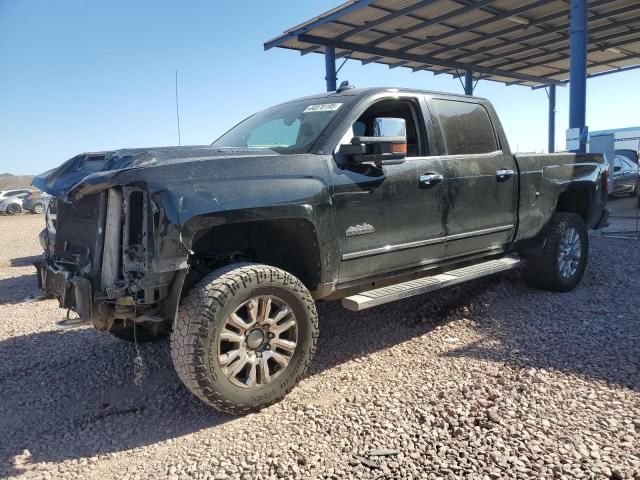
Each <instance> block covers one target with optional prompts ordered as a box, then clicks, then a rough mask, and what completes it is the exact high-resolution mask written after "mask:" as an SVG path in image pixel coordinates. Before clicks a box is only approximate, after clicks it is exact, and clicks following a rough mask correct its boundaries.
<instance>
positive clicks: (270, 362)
mask: <svg viewBox="0 0 640 480" xmlns="http://www.w3.org/2000/svg"><path fill="white" fill-rule="evenodd" d="M297 344H298V322H297V320H296V317H295V315H294V313H293V310H292V309H291V307H290V306H289V305H287V303H286V302H285V301H283V300H282V299H280V298H278V297H275V296H273V295H259V296H255V297H252V298H250V299H249V300H247V301H245V302H244V303H242V304H241V305H240V306H239V307H238V308H236V310H235V311H234V312H233V313H231V314H230V315H229V316H227V318H225V320H224V326H223V328H222V331H221V333H220V342H219V350H218V351H219V353H218V363H219V365H220V367H221V368H222V371H223V372H224V374H225V375H226V376H227V378H228V379H229V381H230V382H231V383H232V384H233V385H235V386H238V387H242V388H255V387H260V386H263V385H267V384H269V383H271V382H272V381H273V380H274V379H275V378H277V377H278V375H280V374H281V373H282V372H283V371H284V370H285V369H286V368H287V365H289V362H290V361H291V358H292V356H293V354H294V352H295V350H296V347H297Z"/></svg>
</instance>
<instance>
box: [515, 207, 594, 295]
mask: <svg viewBox="0 0 640 480" xmlns="http://www.w3.org/2000/svg"><path fill="white" fill-rule="evenodd" d="M588 256H589V234H588V232H587V228H586V226H585V224H584V221H583V220H582V217H580V216H579V215H576V214H575V213H556V214H554V215H553V217H551V220H550V222H549V225H548V227H547V236H546V238H545V240H544V247H543V251H542V255H534V256H529V257H527V269H526V271H525V274H526V278H527V280H528V282H529V283H530V284H531V285H533V286H536V287H539V288H544V289H546V290H554V291H558V292H568V291H570V290H573V289H574V288H575V287H576V285H578V283H579V282H580V280H581V279H582V276H583V275H584V271H585V269H586V268H587V258H588Z"/></svg>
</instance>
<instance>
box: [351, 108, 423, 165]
mask: <svg viewBox="0 0 640 480" xmlns="http://www.w3.org/2000/svg"><path fill="white" fill-rule="evenodd" d="M418 112H419V110H418V106H417V103H415V102H414V101H412V100H409V99H406V100H405V99H402V100H397V99H393V100H381V101H378V102H376V103H374V104H373V105H371V106H370V107H369V108H367V110H365V112H364V113H363V114H362V115H361V116H360V118H358V120H356V121H355V122H354V123H353V125H352V126H351V129H350V130H349V131H347V133H346V134H345V136H344V137H343V138H342V140H341V141H340V144H342V145H344V144H348V143H350V142H351V139H352V138H353V137H379V136H394V135H398V134H400V133H401V132H399V131H397V129H398V127H397V125H399V124H400V122H394V121H393V120H394V119H399V120H404V124H405V128H406V132H405V133H406V136H407V158H411V157H421V156H426V155H428V151H427V146H426V140H425V139H424V137H423V134H422V132H423V131H424V129H423V128H422V124H421V123H420V122H419V117H418Z"/></svg>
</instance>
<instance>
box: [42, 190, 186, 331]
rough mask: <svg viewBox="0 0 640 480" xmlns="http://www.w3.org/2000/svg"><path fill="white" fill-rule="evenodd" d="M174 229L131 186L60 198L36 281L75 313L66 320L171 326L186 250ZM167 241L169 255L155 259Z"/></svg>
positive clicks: (103, 325) (110, 326) (105, 325)
mask: <svg viewBox="0 0 640 480" xmlns="http://www.w3.org/2000/svg"><path fill="white" fill-rule="evenodd" d="M173 230H174V229H173V228H168V227H167V222H166V219H165V218H164V215H163V211H162V209H161V208H160V207H159V206H158V205H156V203H155V202H154V201H153V200H152V199H151V198H150V196H149V194H148V193H147V192H146V191H145V190H144V189H142V188H139V187H136V186H113V187H111V188H108V189H106V190H103V191H100V192H98V193H94V194H89V195H85V196H82V197H80V198H78V199H75V200H72V201H70V202H65V201H63V200H60V199H59V200H58V201H57V227H56V239H55V245H53V248H51V249H50V252H51V253H48V254H47V256H46V258H45V260H44V261H42V262H40V263H38V264H36V268H37V269H38V281H39V284H40V288H42V289H43V290H45V291H46V292H47V293H49V294H50V295H53V296H54V297H55V298H57V299H58V301H59V302H60V307H61V308H65V309H67V310H68V312H75V313H76V314H77V316H78V317H79V318H78V319H77V320H75V321H74V320H67V322H74V323H76V324H78V323H92V324H93V325H94V326H95V327H96V328H97V329H98V330H117V329H127V328H131V327H132V326H133V324H142V325H143V326H145V327H146V328H150V329H152V330H154V331H155V332H156V333H157V332H158V331H159V330H164V329H169V328H170V323H171V321H172V320H173V318H174V316H175V312H176V310H177V305H178V301H179V295H180V291H181V288H182V283H183V281H184V276H185V274H186V271H187V258H188V250H187V249H186V248H185V247H184V246H183V245H181V244H180V242H179V235H178V234H177V233H176V232H175V231H173ZM172 237H173V238H174V240H173V241H171V240H170V239H171V238H172ZM175 237H178V240H176V239H175ZM168 243H171V245H168ZM167 249H170V250H171V260H170V261H169V262H166V261H165V262H163V261H160V260H159V259H160V258H162V257H163V252H166V250H167ZM67 318H68V319H69V318H70V316H69V315H67Z"/></svg>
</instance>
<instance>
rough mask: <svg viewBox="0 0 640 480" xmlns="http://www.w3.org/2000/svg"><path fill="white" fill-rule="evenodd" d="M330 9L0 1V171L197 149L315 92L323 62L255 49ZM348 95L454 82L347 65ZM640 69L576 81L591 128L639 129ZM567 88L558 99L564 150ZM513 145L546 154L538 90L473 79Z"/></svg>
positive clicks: (281, 4) (242, 2) (446, 86)
mask: <svg viewBox="0 0 640 480" xmlns="http://www.w3.org/2000/svg"><path fill="white" fill-rule="evenodd" d="M339 3H340V0H305V1H299V0H269V1H263V0H236V1H231V0H229V1H180V2H179V1H177V0H176V1H163V0H154V1H151V0H147V1H143V0H139V1H119V0H109V1H98V0H93V1H90V0H64V1H55V2H54V1H46V0H41V1H35V0H0V66H1V67H0V145H1V148H0V172H5V171H8V172H10V173H14V174H34V173H39V172H41V171H44V170H47V169H49V168H52V167H54V166H56V165H58V164H60V163H61V162H63V161H64V160H66V159H68V158H70V157H72V156H73V155H75V154H77V153H80V152H83V151H95V150H105V149H114V148H120V147H136V146H156V145H175V144H177V134H176V119H175V104H174V75H175V70H178V71H179V78H180V117H181V130H182V143H183V144H203V143H210V142H211V141H212V140H214V139H215V138H216V137H217V136H218V135H220V134H221V133H223V132H224V131H225V130H226V129H227V128H228V127H230V126H232V125H233V124H235V123H236V122H238V121H239V120H241V119H242V118H244V117H246V116H247V115H249V114H251V113H253V112H254V111H256V110H259V109H262V108H264V107H267V106H269V105H272V104H275V103H278V102H280V101H283V100H286V99H289V98H292V97H296V96H301V95H306V94H309V93H314V92H319V91H323V90H324V79H323V77H324V60H323V57H322V56H321V55H306V56H304V57H301V56H300V55H299V54H298V53H296V52H292V51H287V50H281V49H274V50H270V51H267V52H264V51H263V47H262V45H263V42H264V41H265V40H267V39H269V38H271V37H273V36H275V35H277V34H279V33H280V32H282V31H283V30H285V29H286V28H288V27H291V26H293V25H295V24H297V23H300V22H302V21H304V20H306V19H307V18H309V17H311V16H314V15H316V14H319V13H322V12H324V11H326V10H328V9H329V8H332V7H334V6H336V5H337V4H339ZM344 79H348V80H349V81H350V82H351V84H355V85H357V86H380V85H386V86H403V87H414V88H425V89H432V90H442V91H451V92H461V90H462V88H461V86H460V82H459V81H458V80H457V79H451V78H450V77H446V76H444V75H440V76H433V75H432V74H430V73H427V72H421V73H411V72H410V71H409V70H406V69H402V68H396V69H393V70H390V69H388V68H387V67H383V66H378V65H367V66H362V65H361V64H360V63H359V62H355V61H349V62H347V64H346V65H345V66H344V68H343V69H342V71H341V72H340V80H344ZM638 85H640V70H636V71H632V72H628V73H623V74H618V75H611V76H606V77H602V78H598V79H592V80H589V82H588V111H587V123H588V125H589V127H590V129H591V130H601V129H607V128H615V127H629V126H635V125H638V124H640V114H639V113H638V112H639V111H640V109H639V108H638V107H639V106H640V101H639V100H638V98H639V97H638V93H637V86H638ZM568 93H569V92H568V88H560V89H559V90H558V113H557V139H558V140H557V141H558V147H563V146H564V130H565V129H566V128H567V123H568ZM476 94H477V95H480V96H484V97H487V98H489V99H490V100H492V101H493V103H494V105H495V106H496V108H497V110H498V113H499V114H500V116H501V119H502V122H503V125H504V127H505V129H506V131H507V134H508V137H509V141H510V143H511V145H512V149H514V150H515V149H516V148H518V149H519V150H521V151H525V150H529V151H532V150H538V151H539V150H542V149H545V148H546V145H547V140H546V136H547V101H546V94H545V92H544V91H542V90H536V91H532V90H530V89H527V88H524V87H516V86H511V87H505V86H504V85H501V84H497V83H493V82H486V81H484V82H480V83H479V85H478V88H477V89H476Z"/></svg>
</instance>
